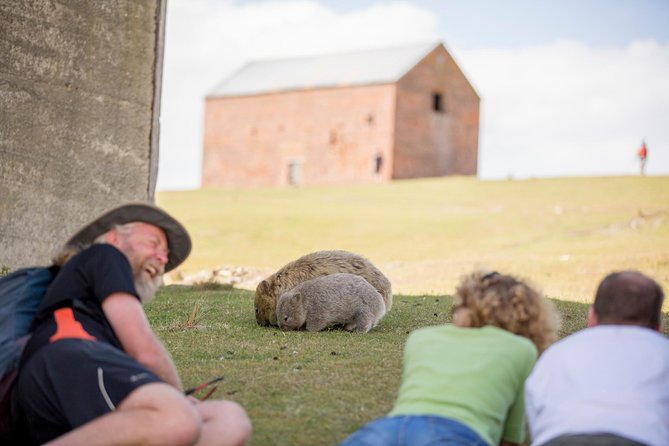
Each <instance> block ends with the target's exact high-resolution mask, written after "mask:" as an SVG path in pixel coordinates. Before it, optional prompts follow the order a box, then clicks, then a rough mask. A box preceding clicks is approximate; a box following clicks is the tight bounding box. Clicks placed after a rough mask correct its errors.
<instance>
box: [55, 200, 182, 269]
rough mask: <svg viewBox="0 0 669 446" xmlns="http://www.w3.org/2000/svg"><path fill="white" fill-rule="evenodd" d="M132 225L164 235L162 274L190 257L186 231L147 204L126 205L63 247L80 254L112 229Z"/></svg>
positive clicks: (75, 235)
mask: <svg viewBox="0 0 669 446" xmlns="http://www.w3.org/2000/svg"><path fill="white" fill-rule="evenodd" d="M132 222H144V223H149V224H152V225H154V226H157V227H159V228H160V229H162V230H163V232H165V237H166V238H167V247H168V249H169V252H168V254H167V264H166V265H165V272H167V271H171V270H173V269H174V268H176V267H177V266H179V265H180V264H181V263H182V262H183V261H184V260H186V257H188V254H190V250H191V241H190V236H189V235H188V232H187V231H186V229H185V228H184V227H183V226H182V225H181V223H179V222H178V221H176V220H175V219H174V218H173V217H172V216H171V215H170V214H168V213H167V212H165V211H163V210H162V209H160V208H158V207H156V206H153V205H151V204H148V203H128V204H124V205H122V206H119V207H117V208H114V209H112V210H110V211H108V212H106V213H104V214H102V215H101V216H99V217H98V218H96V219H95V220H93V221H92V222H90V223H88V224H87V225H86V226H84V227H83V228H81V230H79V232H77V233H76V234H74V235H73V236H72V238H70V239H69V240H68V241H67V243H65V246H67V247H71V248H74V249H76V250H80V249H82V248H85V247H87V246H89V245H91V244H92V243H93V242H94V241H95V239H96V238H98V237H99V236H101V235H102V234H104V233H105V232H107V231H109V230H111V229H114V227H115V226H117V225H124V224H126V223H132Z"/></svg>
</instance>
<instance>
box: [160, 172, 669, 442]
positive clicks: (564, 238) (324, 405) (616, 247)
mask: <svg viewBox="0 0 669 446" xmlns="http://www.w3.org/2000/svg"><path fill="white" fill-rule="evenodd" d="M157 201H158V204H159V205H161V206H163V207H165V208H166V209H168V210H169V211H170V212H171V213H173V214H174V215H175V216H177V217H178V218H180V219H181V220H182V221H183V222H184V223H185V225H186V226H187V227H188V229H189V230H190V231H191V234H192V236H193V240H194V250H193V254H192V255H191V257H190V259H189V260H188V262H187V263H186V264H185V265H184V267H183V269H182V271H181V274H187V273H191V272H195V271H198V270H201V269H211V268H217V267H219V266H221V265H245V266H255V267H260V268H264V269H266V271H267V274H269V273H271V272H273V271H275V270H276V269H278V268H279V267H281V266H282V265H284V264H285V263H287V262H289V261H291V260H293V259H295V258H297V257H299V256H301V255H303V254H306V253H308V252H311V251H316V250H319V249H345V250H350V251H354V252H358V253H361V254H363V255H365V256H367V257H369V258H370V259H371V260H372V261H373V262H374V263H375V264H376V265H377V266H378V267H379V268H380V269H381V270H382V271H384V272H385V273H386V274H387V275H388V277H389V278H390V280H391V281H392V283H393V287H394V291H395V300H394V304H393V309H392V311H391V312H390V313H388V314H387V315H386V316H385V317H384V318H383V319H382V320H381V322H380V324H379V325H378V326H377V327H376V328H374V329H373V330H372V331H370V332H369V333H367V334H364V335H356V334H351V333H347V332H343V331H337V330H332V331H324V332H320V333H307V332H282V331H280V330H278V329H277V328H274V327H259V326H258V325H256V323H255V318H254V311H253V292H252V291H248V290H237V289H233V290H230V289H224V288H220V289H215V288H214V289H212V287H211V286H209V285H207V286H204V285H203V286H189V287H186V286H179V285H175V286H169V287H166V288H165V289H164V290H162V291H160V292H159V294H158V296H157V298H156V299H155V301H153V302H151V303H150V304H149V305H148V306H147V314H148V316H149V319H150V320H151V322H152V325H153V326H154V327H155V328H156V330H157V332H158V334H159V336H160V337H161V338H162V339H163V340H164V341H165V343H166V345H167V346H168V349H169V350H170V352H172V354H173V356H174V359H175V361H176V363H177V366H178V368H179V370H180V373H181V374H182V377H183V381H184V384H185V385H186V386H194V385H196V384H199V383H201V382H204V381H207V380H209V379H211V378H213V377H216V376H219V375H223V376H225V381H223V382H222V383H221V384H220V385H219V389H218V390H217V392H216V393H215V396H214V397H215V398H228V399H233V400H235V401H238V402H239V403H240V404H242V405H243V406H244V407H245V408H246V410H247V411H248V413H249V415H250V416H251V419H252V422H253V426H254V433H253V437H252V441H251V444H252V445H262V446H265V445H276V446H283V445H285V446H288V445H291V446H293V445H300V446H314V445H316V446H317V445H333V444H336V443H337V442H339V441H341V440H343V439H344V438H345V437H346V436H347V435H348V434H349V433H350V432H352V431H353V430H355V429H356V428H358V427H359V426H361V425H362V424H364V423H366V422H368V421H370V420H372V419H374V418H376V417H379V416H382V415H384V414H386V413H387V412H388V411H389V410H390V409H391V408H392V405H393V402H394V399H395V397H396V394H397V388H398V386H399V382H400V377H401V370H402V350H403V346H404V342H405V340H406V336H407V335H408V333H410V332H411V331H412V330H414V329H415V328H418V327H422V326H426V325H435V324H442V323H446V322H449V321H450V315H449V312H450V307H451V302H452V300H451V297H450V295H451V294H452V292H453V288H454V285H455V284H456V282H457V279H458V277H459V276H460V275H461V274H463V273H465V272H467V271H469V270H470V269H472V268H474V267H478V266H481V267H487V268H494V269H497V270H499V271H503V272H509V273H513V274H516V275H519V276H522V277H526V278H530V279H532V280H533V281H534V282H535V283H536V284H537V285H538V286H539V287H540V288H543V289H544V291H545V292H546V293H547V294H548V295H549V296H550V297H553V298H556V300H555V302H556V304H557V305H558V308H559V310H560V313H561V314H562V318H563V326H562V330H561V333H560V334H561V336H566V335H568V334H570V333H572V332H574V331H576V330H579V329H582V328H583V327H584V326H585V315H586V312H587V308H588V305H587V304H585V303H579V302H569V300H574V301H581V302H590V301H591V299H592V296H593V293H594V289H595V287H596V285H597V283H598V282H599V281H600V280H601V278H602V277H603V276H604V275H605V274H606V273H608V272H609V271H611V270H615V269H622V268H635V269H639V270H641V271H643V272H645V273H647V274H649V275H651V276H653V277H655V278H656V279H657V280H658V281H659V282H660V283H661V284H662V286H663V287H664V289H665V291H669V177H659V178H658V177H650V178H648V177H646V178H632V177H629V178H574V179H549V180H532V181H494V182H492V181H491V182H481V181H477V180H475V179H473V178H443V179H428V180H417V181H399V182H394V183H391V184H375V185H367V186H346V187H310V188H298V189H289V188H284V189H220V190H199V191H188V192H165V193H160V194H158V200H157ZM205 285H206V284H205ZM665 308H666V304H665ZM664 322H665V326H666V330H665V334H666V333H667V330H669V314H666V313H665V315H664Z"/></svg>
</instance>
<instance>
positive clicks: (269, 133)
mask: <svg viewBox="0 0 669 446" xmlns="http://www.w3.org/2000/svg"><path fill="white" fill-rule="evenodd" d="M394 107H395V86H394V85H372V86H360V87H351V88H347V87H341V88H330V89H314V90H302V91H293V92H283V93H273V94H263V95H256V96H246V97H220V98H207V100H206V105H205V128H204V156H203V172H202V184H203V186H230V185H247V186H265V185H285V184H288V176H289V173H288V165H289V163H291V162H297V163H298V165H299V173H298V183H299V184H334V183H351V182H370V181H375V180H387V179H390V178H391V172H392V153H393V133H394V128H393V125H394V113H395V110H394ZM377 153H381V154H382V155H383V162H382V166H381V173H380V174H379V175H376V174H375V173H374V158H375V155H376V154H377Z"/></svg>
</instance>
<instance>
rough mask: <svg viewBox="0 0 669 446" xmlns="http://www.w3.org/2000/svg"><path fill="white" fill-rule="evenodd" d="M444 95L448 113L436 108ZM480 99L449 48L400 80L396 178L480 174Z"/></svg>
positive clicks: (398, 90)
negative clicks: (437, 96)
mask: <svg viewBox="0 0 669 446" xmlns="http://www.w3.org/2000/svg"><path fill="white" fill-rule="evenodd" d="M434 93H440V94H441V97H442V99H441V101H442V104H443V109H444V111H443V112H435V111H434V110H433V94H434ZM479 102H480V100H479V97H478V95H477V94H476V92H475V91H474V89H473V88H472V86H471V85H470V84H469V82H468V81H467V79H466V78H465V77H464V75H463V73H462V72H461V71H460V69H459V68H458V66H457V64H456V63H455V61H454V60H453V58H452V57H451V56H450V55H449V54H448V52H447V51H446V50H445V49H444V48H443V47H441V46H440V47H438V48H436V49H435V50H434V51H432V52H431V53H430V54H429V55H428V56H427V57H426V58H424V59H423V60H422V61H421V62H420V63H419V64H418V65H416V66H415V67H414V68H413V69H412V70H410V71H409V72H408V73H407V74H406V75H405V76H403V77H402V78H401V79H400V80H399V82H398V84H397V115H396V124H395V132H396V133H395V152H394V164H393V176H392V177H393V178H417V177H430V176H441V175H452V174H466V175H469V174H476V171H477V158H478V132H479Z"/></svg>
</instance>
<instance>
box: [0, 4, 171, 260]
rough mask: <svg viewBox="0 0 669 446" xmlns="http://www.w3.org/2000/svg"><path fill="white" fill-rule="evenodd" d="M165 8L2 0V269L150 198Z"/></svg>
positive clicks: (41, 254)
mask: <svg viewBox="0 0 669 446" xmlns="http://www.w3.org/2000/svg"><path fill="white" fill-rule="evenodd" d="M164 8H165V0H142V1H136V0H118V1H114V2H104V1H83V2H82V1H75V0H28V1H10V2H0V55H1V56H0V265H7V266H10V267H11V268H12V269H13V268H16V267H19V266H23V265H30V264H42V263H47V262H48V261H49V260H50V259H51V257H52V255H53V254H54V253H55V251H56V250H57V249H58V248H59V247H60V246H61V244H62V243H63V242H64V241H65V240H66V239H67V237H69V236H70V235H71V234H72V233H73V232H74V231H75V230H76V229H78V228H79V227H80V226H81V225H83V224H84V223H86V222H87V221H89V220H90V219H91V218H93V217H94V216H95V215H97V214H98V213H100V212H102V211H104V210H106V209H108V208H110V207H113V206H115V205H117V204H119V203H121V202H125V201H128V200H152V199H153V192H154V187H155V178H156V170H157V169H156V166H157V143H158V140H157V134H158V128H157V118H158V110H159V103H158V98H159V97H160V79H161V75H162V44H163V32H162V27H163V24H164Z"/></svg>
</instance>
